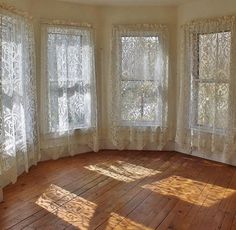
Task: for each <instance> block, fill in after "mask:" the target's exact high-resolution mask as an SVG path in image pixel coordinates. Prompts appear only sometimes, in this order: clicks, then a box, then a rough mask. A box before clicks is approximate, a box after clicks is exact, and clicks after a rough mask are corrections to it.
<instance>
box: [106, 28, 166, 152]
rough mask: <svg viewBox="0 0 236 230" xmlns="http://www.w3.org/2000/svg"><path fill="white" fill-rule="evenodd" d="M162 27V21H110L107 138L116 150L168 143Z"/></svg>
mask: <svg viewBox="0 0 236 230" xmlns="http://www.w3.org/2000/svg"><path fill="white" fill-rule="evenodd" d="M168 74H169V69H168V31H167V27H166V26H165V25H156V24H137V25H114V26H113V31H112V69H111V79H110V84H109V86H110V90H109V92H110V95H109V96H108V104H109V108H110V109H109V115H110V116H109V120H110V133H109V134H110V141H111V142H112V144H113V145H114V146H115V147H116V148H118V149H125V148H128V147H129V146H132V147H131V148H132V149H139V150H141V149H143V148H144V147H145V146H147V145H150V144H153V145H154V146H155V148H156V149H162V148H163V147H164V146H165V145H166V143H167V142H168V137H169V134H168Z"/></svg>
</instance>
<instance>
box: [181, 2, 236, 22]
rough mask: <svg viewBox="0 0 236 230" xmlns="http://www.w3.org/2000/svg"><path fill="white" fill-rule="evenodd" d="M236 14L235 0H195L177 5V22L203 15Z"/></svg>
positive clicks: (203, 16)
mask: <svg viewBox="0 0 236 230" xmlns="http://www.w3.org/2000/svg"><path fill="white" fill-rule="evenodd" d="M232 14H236V1H235V0H196V1H192V2H189V3H186V4H183V5H181V6H179V7H178V24H179V25H181V24H183V23H185V22H187V21H189V20H192V19H196V18H205V17H216V16H224V15H232Z"/></svg>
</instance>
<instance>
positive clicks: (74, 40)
mask: <svg viewBox="0 0 236 230" xmlns="http://www.w3.org/2000/svg"><path fill="white" fill-rule="evenodd" d="M86 77H87V76H86ZM48 78H49V95H48V96H49V129H50V131H51V132H61V131H66V130H73V129H79V128H83V127H89V126H90V123H91V95H90V84H89V82H88V80H87V78H86V79H83V74H82V36H81V35H71V34H67V33H66V30H65V33H64V34H63V31H60V33H51V34H48Z"/></svg>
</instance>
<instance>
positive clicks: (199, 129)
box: [190, 126, 225, 135]
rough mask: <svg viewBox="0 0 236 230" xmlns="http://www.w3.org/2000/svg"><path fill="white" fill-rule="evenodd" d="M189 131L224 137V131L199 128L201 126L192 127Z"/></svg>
mask: <svg viewBox="0 0 236 230" xmlns="http://www.w3.org/2000/svg"><path fill="white" fill-rule="evenodd" d="M190 129H191V130H192V131H194V132H202V133H208V134H217V135H225V129H219V128H218V129H213V128H208V127H201V126H192V127H190Z"/></svg>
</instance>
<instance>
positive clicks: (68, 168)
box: [0, 151, 236, 230]
mask: <svg viewBox="0 0 236 230" xmlns="http://www.w3.org/2000/svg"><path fill="white" fill-rule="evenodd" d="M4 197H5V202H4V203H2V204H0V229H17V230H18V229H43V230H45V229H46V230H47V229H57V230H58V229H101V230H102V229H163V230H166V229H191V230H193V229H197V230H204V229H206V230H210V229H236V168H235V167H231V166H227V165H223V164H218V163H215V162H211V161H206V160H203V159H199V158H194V157H190V156H186V155H182V154H179V153H175V152H145V151H143V152H138V151H123V152H118V151H102V152H99V153H89V154H82V155H79V156H76V157H73V158H65V159H60V160H57V161H48V162H43V163H40V164H39V165H38V166H37V167H33V168H31V170H30V172H29V173H28V174H24V175H22V176H20V178H19V179H18V182H17V183H16V184H14V185H10V186H7V187H6V188H5V189H4Z"/></svg>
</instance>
